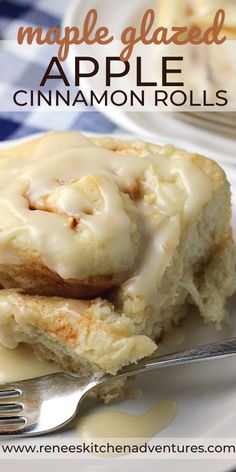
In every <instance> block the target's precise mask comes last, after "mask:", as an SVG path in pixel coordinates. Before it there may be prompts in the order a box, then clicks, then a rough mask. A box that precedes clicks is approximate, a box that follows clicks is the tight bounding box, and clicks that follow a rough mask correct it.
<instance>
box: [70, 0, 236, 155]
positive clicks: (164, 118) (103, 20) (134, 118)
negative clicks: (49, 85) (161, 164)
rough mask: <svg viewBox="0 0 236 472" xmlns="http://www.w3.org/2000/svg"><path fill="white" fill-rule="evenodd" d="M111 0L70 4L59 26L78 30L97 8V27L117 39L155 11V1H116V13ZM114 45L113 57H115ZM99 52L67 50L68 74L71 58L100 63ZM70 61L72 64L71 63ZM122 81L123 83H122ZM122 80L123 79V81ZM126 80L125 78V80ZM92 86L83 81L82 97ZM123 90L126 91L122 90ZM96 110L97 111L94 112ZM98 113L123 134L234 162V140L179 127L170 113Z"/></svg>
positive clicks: (78, 0) (77, 0)
mask: <svg viewBox="0 0 236 472" xmlns="http://www.w3.org/2000/svg"><path fill="white" fill-rule="evenodd" d="M114 3H115V2H114V1H111V0H93V2H92V5H90V4H89V2H85V1H84V0H72V2H71V5H70V6H69V8H68V10H67V13H66V15H65V18H64V19H63V25H67V26H75V25H76V26H79V27H81V25H82V23H83V19H84V17H85V15H86V13H87V12H88V10H89V8H97V10H98V13H99V24H100V25H102V24H105V25H106V24H107V25H109V27H110V31H111V32H112V34H114V36H115V38H118V34H119V33H120V32H121V31H122V29H124V27H125V26H128V25H134V24H137V18H141V16H142V14H143V12H144V11H145V10H146V9H147V8H153V9H156V5H157V0H135V1H133V2H131V1H130V2H127V0H119V2H118V7H117V9H116V3H115V5H114ZM115 48H116V45H115V44H114V51H113V54H114V55H118V54H119V52H118V51H116V49H115ZM102 51H103V50H102V49H101V48H100V49H99V48H96V49H95V48H94V47H92V46H88V45H86V44H81V45H80V46H71V61H70V60H69V70H70V72H71V74H72V77H74V56H76V55H79V56H93V57H95V58H96V59H97V60H98V61H99V60H100V62H101V63H103V61H102V59H103V57H102ZM72 58H73V60H72ZM96 80H97V85H96V87H97V88H98V90H99V89H100V85H101V88H102V87H104V83H101V84H100V82H101V81H104V77H103V76H102V75H98V76H97V78H96ZM122 80H123V79H122ZM125 80H126V78H125ZM127 80H128V78H127ZM93 87H94V83H93V82H92V79H91V78H83V82H82V89H83V91H84V93H85V96H86V91H88V90H91V89H93ZM125 88H126V89H128V88H129V87H128V86H126V87H125ZM98 109H99V108H98ZM102 112H103V113H104V114H105V115H106V116H107V117H108V118H109V119H110V120H111V121H113V122H115V123H116V124H117V125H119V126H120V127H122V128H123V129H124V130H125V131H129V132H131V133H133V134H138V135H139V136H140V135H143V137H149V139H150V138H151V139H156V140H157V141H158V142H160V143H169V142H171V143H172V142H173V140H174V141H175V143H176V145H178V146H179V147H182V148H187V150H192V149H194V151H195V152H199V153H200V154H201V153H203V150H204V149H205V148H206V147H207V148H208V155H209V156H210V157H211V156H212V157H215V158H217V157H221V156H224V158H225V159H227V160H230V159H231V160H232V158H233V159H234V158H235V140H234V139H232V138H227V137H224V136H222V135H217V134H214V133H212V132H210V131H204V130H202V129H200V128H197V127H194V126H192V125H190V124H186V123H183V122H181V121H178V120H177V119H175V118H173V116H171V115H172V114H171V113H170V112H166V113H164V112H145V111H143V112H141V111H140V112H135V111H134V112H128V111H123V110H122V107H121V108H117V109H116V110H114V108H110V109H109V107H107V108H104V109H103V110H102Z"/></svg>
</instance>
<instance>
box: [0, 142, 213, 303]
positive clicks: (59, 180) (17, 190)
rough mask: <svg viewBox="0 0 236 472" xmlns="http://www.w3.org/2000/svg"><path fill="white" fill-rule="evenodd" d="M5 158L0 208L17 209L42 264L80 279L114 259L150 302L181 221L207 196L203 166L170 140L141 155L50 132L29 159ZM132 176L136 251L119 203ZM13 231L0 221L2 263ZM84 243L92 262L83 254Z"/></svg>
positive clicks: (102, 269) (129, 223)
mask: <svg viewBox="0 0 236 472" xmlns="http://www.w3.org/2000/svg"><path fill="white" fill-rule="evenodd" d="M3 159H4V160H3V161H1V163H0V174H1V177H2V178H1V179H0V188H1V190H0V208H5V209H6V211H7V210H8V209H9V208H10V210H11V212H14V214H15V217H16V220H17V221H18V223H17V225H16V229H15V231H16V232H17V231H19V232H20V231H21V229H22V228H27V229H28V231H30V234H31V238H32V240H33V242H34V246H35V248H36V249H37V251H38V253H39V254H40V255H41V257H42V259H43V262H44V264H45V265H46V266H47V267H49V268H50V269H51V270H52V271H54V272H56V273H58V274H59V275H60V276H61V277H62V278H64V279H69V278H74V279H78V280H81V278H83V277H89V276H100V275H102V274H108V275H109V271H110V270H111V269H110V268H111V265H112V268H113V270H114V271H117V273H119V272H121V271H124V270H127V271H129V279H128V280H127V282H126V284H127V287H128V290H129V291H130V293H132V294H138V295H141V296H143V297H144V298H146V299H148V301H149V303H153V299H154V298H155V297H156V296H157V290H158V284H159V281H160V280H161V278H162V276H163V273H164V271H165V269H166V267H167V266H168V264H169V263H170V260H171V258H172V255H173V253H174V251H175V249H176V247H177V245H178V243H179V236H180V231H181V225H182V224H183V222H184V223H186V222H189V221H191V219H193V218H194V217H195V216H196V215H197V214H198V213H199V212H200V211H201V209H202V207H203V206H204V205H205V204H206V203H207V202H208V201H209V199H210V198H211V196H212V183H211V180H210V178H209V177H208V176H207V175H206V174H205V173H204V172H203V170H201V169H200V167H198V166H197V165H195V164H194V162H193V161H192V160H188V159H186V158H184V157H183V156H182V155H181V153H179V152H178V151H175V150H174V149H173V148H171V147H168V146H166V148H161V149H160V152H159V153H158V151H156V153H153V154H147V155H146V156H145V157H142V158H140V157H136V156H132V153H131V155H128V156H123V155H121V154H119V153H116V152H113V151H111V150H108V149H105V148H101V147H99V146H96V145H95V144H93V142H92V141H91V140H90V139H88V138H85V137H84V136H82V135H80V134H79V133H49V134H48V135H46V136H45V137H44V138H43V139H42V140H41V141H40V144H39V146H38V148H37V149H36V152H35V154H34V155H33V156H30V158H29V157H27V158H20V159H12V158H7V157H6V158H3ZM137 182H138V185H139V190H140V196H139V198H136V199H134V202H133V206H134V205H135V206H134V210H135V208H136V211H137V212H138V221H137V225H138V230H139V233H140V234H141V246H140V249H139V254H138V255H137V254H136V253H135V251H134V248H133V241H132V234H133V231H134V229H135V225H136V223H135V222H134V221H132V220H131V219H130V217H129V214H128V213H127V211H126V209H125V208H124V195H123V193H126V194H127V193H128V195H129V197H128V196H126V198H131V199H132V189H133V188H134V187H135V186H137ZM91 185H92V191H88V188H91ZM95 191H97V192H98V193H99V201H98V200H97V198H96V197H95V196H94V192H95ZM122 192H123V193H122ZM122 195H123V196H122ZM32 209H34V211H33V210H32ZM70 219H77V221H78V222H79V224H78V228H74V227H71V226H70V224H69V221H70ZM13 233H14V230H13ZM13 233H12V231H8V230H5V229H4V227H2V230H1V233H0V262H4V263H5V262H6V260H7V254H9V261H8V262H9V263H12V264H14V251H13V250H12V247H11V240H12V237H13ZM86 241H88V244H89V245H91V251H90V252H89V261H88V259H87V258H85V257H83V251H84V247H85V246H84V244H85V243H86ZM6 248H8V249H9V252H6V250H4V249H6ZM15 257H16V259H17V254H15ZM98 257H99V260H102V264H100V266H99V267H98V264H97V258H98Z"/></svg>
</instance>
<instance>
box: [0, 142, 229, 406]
mask: <svg viewBox="0 0 236 472" xmlns="http://www.w3.org/2000/svg"><path fill="white" fill-rule="evenodd" d="M72 138H73V135H72ZM50 139H51V138H50ZM54 139H55V135H54ZM53 142H54V141H53V140H52V145H53ZM93 143H94V144H96V145H97V146H98V147H102V148H104V149H109V150H112V151H114V152H115V153H117V154H119V155H123V156H130V155H131V156H136V157H137V159H142V158H144V157H145V156H147V155H149V154H150V153H152V154H157V155H162V153H164V151H165V149H166V148H165V147H163V146H159V145H154V144H149V143H144V142H142V141H139V140H135V141H128V142H123V141H119V140H116V139H111V138H93ZM39 144H40V138H39V139H38V140H34V141H30V142H28V143H27V144H26V145H21V146H18V147H16V148H11V149H9V150H8V151H7V155H8V156H9V159H18V158H19V159H21V158H24V159H25V158H27V159H29V160H30V155H31V153H33V154H34V152H35V150H36V149H37V147H38V146H39ZM42 144H43V143H42ZM1 154H2V156H6V151H4V152H2V153H0V156H1ZM168 155H169V159H170V160H171V159H173V163H174V161H175V159H178V158H181V159H183V160H184V161H186V162H187V161H190V162H191V163H194V165H195V166H197V167H198V168H200V169H201V171H202V172H203V173H204V175H205V176H206V177H207V178H208V179H209V182H210V185H211V187H212V195H211V198H210V199H209V201H207V202H206V203H205V204H204V205H203V206H202V207H201V208H200V209H199V211H198V213H197V214H193V215H190V216H189V219H188V221H185V220H184V219H183V218H182V220H181V231H180V236H179V241H178V244H177V246H176V247H175V249H174V250H173V248H172V249H171V251H173V254H172V252H171V258H170V261H169V263H168V264H167V267H166V268H165V271H164V273H163V275H162V277H161V278H160V280H159V281H158V286H157V287H156V299H157V304H156V305H155V306H152V305H151V304H150V303H148V300H147V299H146V298H145V297H143V296H142V293H136V294H133V293H132V292H130V291H129V290H127V284H126V280H125V281H124V282H122V281H121V282H119V284H118V286H117V287H113V284H112V285H111V286H110V290H109V291H108V292H106V294H102V293H101V295H100V297H99V298H94V299H93V300H71V299H70V297H71V293H73V294H74V295H73V297H74V298H75V297H77V298H78V296H80V295H78V294H79V293H80V292H79V291H78V292H77V291H76V290H74V289H73V290H72V289H71V285H70V281H69V283H68V280H66V281H63V280H59V279H58V278H56V277H55V276H56V274H54V273H53V272H51V271H48V270H47V276H46V275H45V273H46V269H45V267H44V266H43V265H42V264H41V263H38V262H39V261H38V259H37V257H38V256H37V255H36V256H35V255H34V254H32V263H31V267H32V268H33V270H34V272H33V273H32V271H31V269H30V265H28V266H27V265H24V264H22V265H17V264H15V265H14V264H10V265H7V264H1V266H0V282H1V283H2V285H3V287H4V288H5V289H4V290H2V291H1V292H0V342H2V343H3V344H4V345H6V346H9V347H12V348H14V347H15V346H16V344H17V343H18V342H25V343H28V344H30V345H33V346H34V348H35V350H36V351H37V352H39V353H41V354H43V356H45V357H46V358H49V359H53V360H56V362H57V363H59V364H60V365H61V366H62V367H63V368H64V369H67V370H72V371H79V372H81V373H83V374H84V373H85V374H94V375H101V374H102V373H104V372H109V373H111V374H116V372H117V371H118V370H120V369H121V368H122V367H123V366H125V365H127V364H129V363H132V362H137V361H138V359H141V358H142V357H145V356H149V355H151V354H152V353H153V352H154V351H155V349H156V341H157V340H158V339H160V338H161V336H162V335H163V333H164V332H167V331H168V330H170V329H171V326H172V325H173V324H178V323H179V322H180V320H181V319H182V318H184V317H185V316H186V315H187V313H188V310H189V307H190V306H191V305H196V306H197V307H198V309H199V312H200V314H201V316H203V317H204V319H205V320H206V322H214V323H215V324H216V325H217V326H218V327H220V325H221V323H222V320H223V319H224V317H225V314H226V312H225V302H226V299H227V298H228V297H229V296H230V295H231V294H233V292H234V291H235V289H236V274H235V244H234V241H233V237H232V229H231V203H230V188H229V183H228V182H227V179H226V176H225V173H224V171H223V170H222V169H221V168H220V167H219V166H218V165H217V164H216V163H215V162H214V161H212V160H209V159H207V158H204V157H202V156H199V155H195V154H189V153H187V152H185V151H180V150H177V151H176V150H175V149H174V148H170V149H169V153H168ZM0 158H1V157H0ZM0 166H1V162H0ZM150 179H151V181H150V182H149V184H150V188H152V185H153V195H152V194H149V196H148V198H149V199H150V200H151V201H152V199H153V198H154V193H155V187H156V185H161V188H165V191H166V192H167V191H168V192H169V193H168V195H169V197H170V208H172V209H173V211H177V210H178V208H179V206H178V205H181V204H182V199H181V195H182V193H181V191H182V190H181V189H182V187H181V186H180V183H179V182H178V181H175V182H172V183H171V186H168V185H167V184H168V182H160V183H155V182H156V181H154V180H153V178H152V176H150ZM135 190H136V189H134V193H133V194H129V198H130V200H131V201H132V198H133V200H134V201H135V199H136V198H137V195H136V194H135ZM199 191H200V192H201V191H202V192H203V191H204V189H201V188H199ZM173 196H174V198H173ZM176 209H177V210H176ZM134 213H135V210H134ZM0 221H1V208H0ZM11 225H12V226H13V225H14V221H13V220H12V221H11ZM16 241H17V244H19V247H20V245H21V241H20V240H17V239H16ZM138 244H140V243H138ZM137 247H138V246H137ZM20 249H21V248H20ZM29 256H30V252H29ZM32 275H34V278H32ZM127 278H128V276H127ZM55 280H57V283H56V282H55ZM62 283H63V284H64V285H63V288H62ZM48 286H50V289H49V288H48ZM9 287H11V289H9ZM19 288H20V289H22V288H23V289H25V291H22V290H19ZM77 288H78V287H77ZM79 288H80V287H79ZM103 289H104V287H102V288H101V287H100V292H102V290H103ZM26 292H28V293H26ZM48 293H50V294H53V295H57V297H55V296H48ZM35 294H37V295H35ZM84 295H85V294H84ZM86 296H87V297H88V292H87V294H86ZM62 297H66V298H62ZM123 389H124V381H123V380H122V381H121V380H119V381H115V382H114V385H113V386H112V387H109V388H108V389H106V390H100V391H98V392H97V395H98V396H100V397H101V398H103V399H104V400H105V401H110V400H111V399H113V398H115V397H116V396H117V395H119V394H120V393H121V392H122V391H123Z"/></svg>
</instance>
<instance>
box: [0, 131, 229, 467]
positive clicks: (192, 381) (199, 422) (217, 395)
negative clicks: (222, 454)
mask: <svg viewBox="0 0 236 472" xmlns="http://www.w3.org/2000/svg"><path fill="white" fill-rule="evenodd" d="M37 136H38V135H37ZM33 137H34V136H33ZM118 137H120V138H121V139H127V136H125V135H121V136H118ZM30 138H32V136H30ZM25 140H26V139H20V140H17V141H8V142H2V143H0V149H2V148H7V147H8V146H12V145H13V144H17V143H20V142H23V141H25ZM174 144H175V143H174ZM205 151H206V153H207V149H206V150H205ZM220 164H221V165H222V167H224V169H225V171H226V172H227V175H228V178H229V180H230V182H231V185H232V199H233V202H234V204H235V203H236V167H233V166H229V165H226V164H225V163H224V162H223V161H222V162H220ZM233 211H234V215H233V221H234V228H235V230H236V206H234V208H233ZM235 307H236V298H234V299H232V300H231V302H230V303H229V310H230V314H231V318H232V325H231V326H224V327H223V329H222V331H220V332H216V331H215V329H214V327H213V326H204V325H203V324H202V322H201V320H200V319H198V318H195V319H194V318H193V317H191V318H190V319H188V320H186V321H185V322H184V324H183V325H184V330H185V332H186V339H185V341H184V343H183V344H182V345H181V347H180V349H181V350H182V349H185V348H187V347H191V346H194V345H197V344H202V343H205V342H209V341H214V340H216V339H220V338H227V337H231V336H233V335H235V336H236V309H235ZM136 383H137V385H139V386H141V388H142V390H143V396H142V397H141V398H139V399H135V400H130V399H126V400H123V401H120V402H118V403H116V404H115V406H113V408H115V409H116V410H122V411H126V412H129V413H135V414H137V413H141V412H143V411H145V410H146V409H148V408H150V407H151V406H152V405H153V404H155V403H157V402H158V401H159V400H161V399H165V398H167V397H168V398H172V399H174V400H176V401H177V404H178V409H177V414H176V417H175V419H174V421H173V422H172V423H171V424H170V425H169V426H168V427H167V428H166V429H165V430H163V431H162V432H161V433H159V435H158V437H166V438H167V437H169V438H171V437H203V436H208V437H230V436H231V437H235V436H236V434H235V433H236V426H235V425H236V360H235V359H234V358H231V359H227V360H218V361H213V362H210V363H208V362H206V363H200V364H195V365H191V366H187V365H186V366H182V367H175V368H172V369H163V370H160V371H159V372H157V373H155V375H154V374H153V373H151V374H145V375H143V376H140V377H139V378H138V379H137V381H136ZM106 408H107V407H105V406H102V405H97V406H96V411H97V410H98V409H99V410H104V409H106ZM83 410H84V408H83ZM84 411H85V410H84ZM84 411H83V412H84ZM74 435H75V431H74V430H73V429H72V427H69V428H67V430H66V431H62V432H60V433H58V435H57V436H58V437H62V438H63V437H71V436H74ZM94 461H95V462H94ZM96 461H97V462H96ZM116 462H117V460H116ZM161 462H162V461H161ZM89 463H90V462H88V461H86V462H85V464H87V465H86V467H87V468H86V470H88V466H89ZM141 463H142V461H141ZM92 464H93V465H92V469H91V470H93V471H94V470H96V471H97V470H99V471H100V470H101V471H104V466H108V462H105V463H103V461H102V463H101V461H100V460H99V461H98V460H96V459H93V462H92ZM99 464H100V465H99ZM158 464H159V462H158ZM204 464H205V461H195V462H193V463H192V462H191V470H192V471H193V472H195V470H196V471H198V472H199V471H204V472H205V471H208V470H209V465H210V464H212V462H211V461H210V462H209V461H207V462H206V464H205V465H204ZM220 464H221V462H219V463H218V465H217V466H215V465H214V471H215V472H216V471H220V472H223V471H226V470H229V466H228V465H227V461H223V462H222V464H221V465H220ZM133 465H134V464H133ZM136 465H137V466H138V464H136ZM189 465H190V464H189V461H183V462H182V461H177V462H175V463H173V461H168V463H167V461H163V462H162V465H161V468H162V469H161V470H162V472H173V471H175V472H178V471H180V470H181V472H184V471H185V470H186V471H187V470H189ZM231 465H232V464H231ZM143 466H144V464H143ZM59 467H60V465H59ZM93 467H95V469H94V468H93ZM100 467H101V469H100ZM123 467H124V466H123ZM129 467H132V461H131V462H130V461H129ZM73 470H74V469H73ZM107 470H109V471H110V470H111V469H109V468H108V469H107ZM112 470H118V469H116V468H113V469H112ZM129 470H132V469H130V468H129ZM135 470H138V469H137V467H136V469H135Z"/></svg>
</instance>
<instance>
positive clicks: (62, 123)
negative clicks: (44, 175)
mask: <svg viewBox="0 0 236 472" xmlns="http://www.w3.org/2000/svg"><path fill="white" fill-rule="evenodd" d="M68 4H69V0H0V37H1V39H3V40H9V39H16V37H17V31H18V28H19V26H25V27H26V26H30V25H32V26H42V27H44V28H50V27H52V26H60V23H61V19H62V18H63V15H64V13H65V11H66V8H68ZM8 54H9V52H8ZM10 54H11V53H10ZM12 59H13V60H14V64H15V67H14V70H15V73H14V74H12V73H11V72H10V71H9V70H8V63H9V62H10V60H12ZM1 62H2V65H1V70H0V90H3V91H4V88H5V89H6V87H8V88H9V87H16V86H17V89H20V88H24V87H25V81H26V77H30V76H31V74H32V71H34V73H35V70H36V71H37V74H38V76H39V77H43V75H44V73H45V71H46V68H47V66H48V62H47V58H45V63H44V61H43V57H40V58H37V57H35V56H33V57H31V56H30V55H26V56H25V57H24V56H21V57H20V58H19V57H17V56H15V57H14V58H9V55H6V58H5V60H4V58H3V57H2V59H1ZM0 109H1V103H0ZM49 129H57V130H68V129H77V130H81V131H88V132H96V133H112V132H114V131H115V132H116V131H119V128H118V126H116V125H115V124H114V123H112V122H111V121H109V120H108V119H107V118H106V117H105V116H103V115H102V114H101V113H98V112H97V111H93V112H91V111H82V112H79V111H78V112H76V113H75V112H70V111H64V110H63V112H62V111H57V112H54V111H50V113H49V112H45V111H40V110H39V109H37V110H33V111H30V112H27V111H25V112H22V111H19V112H18V111H17V112H0V140H4V139H16V138H20V137H23V136H26V135H29V134H32V133H38V132H41V131H47V130H49Z"/></svg>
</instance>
